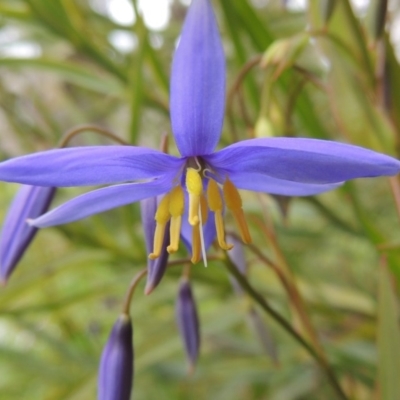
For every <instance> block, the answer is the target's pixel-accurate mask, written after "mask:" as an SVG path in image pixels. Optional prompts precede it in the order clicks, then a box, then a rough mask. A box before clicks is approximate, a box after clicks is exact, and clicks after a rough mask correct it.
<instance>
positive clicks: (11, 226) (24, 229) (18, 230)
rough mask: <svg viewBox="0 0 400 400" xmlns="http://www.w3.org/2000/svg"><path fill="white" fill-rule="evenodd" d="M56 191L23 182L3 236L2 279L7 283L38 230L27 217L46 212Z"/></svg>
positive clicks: (0, 240)
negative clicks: (29, 222) (30, 223)
mask: <svg viewBox="0 0 400 400" xmlns="http://www.w3.org/2000/svg"><path fill="white" fill-rule="evenodd" d="M54 193H55V188H53V187H41V186H28V185H23V186H22V187H21V188H20V190H19V191H18V193H17V195H16V196H15V198H14V200H13V202H12V204H11V207H10V209H9V210H8V214H7V216H6V218H5V221H4V224H3V229H2V232H1V236H0V280H1V281H2V282H3V283H5V282H6V281H7V279H8V278H9V276H10V275H11V273H12V272H13V270H14V268H15V267H16V266H17V264H18V262H19V260H20V259H21V257H22V256H23V255H24V252H25V250H26V248H27V247H28V246H29V244H30V243H31V241H32V240H33V238H34V236H35V234H36V232H37V228H35V227H32V226H29V225H28V224H27V222H26V220H27V219H28V218H36V217H38V216H40V215H41V214H43V213H44V212H46V211H47V210H48V208H49V206H50V203H51V201H52V199H53V197H54Z"/></svg>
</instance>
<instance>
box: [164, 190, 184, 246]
mask: <svg viewBox="0 0 400 400" xmlns="http://www.w3.org/2000/svg"><path fill="white" fill-rule="evenodd" d="M184 208H185V196H184V193H183V189H182V187H181V186H175V187H174V188H173V189H172V190H171V193H170V200H169V213H170V214H171V224H170V244H169V246H168V247H167V251H168V253H175V252H176V251H178V248H179V236H180V233H181V226H182V214H183V212H184Z"/></svg>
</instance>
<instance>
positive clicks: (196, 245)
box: [190, 225, 201, 264]
mask: <svg viewBox="0 0 400 400" xmlns="http://www.w3.org/2000/svg"><path fill="white" fill-rule="evenodd" d="M200 249H201V243H200V226H199V225H196V226H194V227H193V228H192V258H191V260H190V261H191V262H192V263H193V264H196V263H198V262H199V261H200Z"/></svg>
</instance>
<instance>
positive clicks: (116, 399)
mask: <svg viewBox="0 0 400 400" xmlns="http://www.w3.org/2000/svg"><path fill="white" fill-rule="evenodd" d="M132 336H133V329H132V323H131V320H130V318H129V316H128V315H125V314H123V315H121V316H120V317H119V318H118V320H117V322H116V323H115V325H114V327H113V329H112V331H111V334H110V337H109V339H108V342H107V344H106V346H105V347H104V350H103V353H102V355H101V361H100V369H99V380H98V397H97V398H98V400H129V399H130V396H131V391H132V383H133V358H134V352H133V344H132V340H133V338H132Z"/></svg>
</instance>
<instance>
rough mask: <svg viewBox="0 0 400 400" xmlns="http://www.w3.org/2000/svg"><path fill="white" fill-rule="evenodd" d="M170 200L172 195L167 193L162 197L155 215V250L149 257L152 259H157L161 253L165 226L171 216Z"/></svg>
mask: <svg viewBox="0 0 400 400" xmlns="http://www.w3.org/2000/svg"><path fill="white" fill-rule="evenodd" d="M169 201H170V195H169V194H166V195H165V196H164V197H163V198H162V199H161V201H160V204H159V205H158V207H157V211H156V215H155V217H154V219H155V220H156V230H155V232H154V243H153V252H152V253H151V254H149V258H150V259H151V260H155V259H156V258H158V257H160V254H161V250H162V245H163V241H164V235H165V228H166V226H167V223H168V221H169V218H170V212H169Z"/></svg>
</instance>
